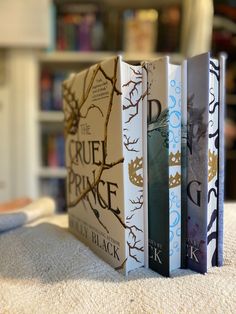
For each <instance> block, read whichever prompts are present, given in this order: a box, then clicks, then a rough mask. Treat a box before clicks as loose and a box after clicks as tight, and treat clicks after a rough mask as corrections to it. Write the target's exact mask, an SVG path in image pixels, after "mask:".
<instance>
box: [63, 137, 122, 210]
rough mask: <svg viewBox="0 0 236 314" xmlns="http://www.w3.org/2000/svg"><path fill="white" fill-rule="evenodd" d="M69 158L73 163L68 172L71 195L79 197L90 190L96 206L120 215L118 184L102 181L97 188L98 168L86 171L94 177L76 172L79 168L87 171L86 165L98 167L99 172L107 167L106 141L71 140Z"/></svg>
mask: <svg viewBox="0 0 236 314" xmlns="http://www.w3.org/2000/svg"><path fill="white" fill-rule="evenodd" d="M69 156H70V161H71V168H70V169H69V172H68V188H69V191H68V192H69V194H70V195H74V196H75V197H78V196H80V195H81V194H82V193H83V191H85V190H90V191H91V196H92V197H93V201H94V203H95V204H96V205H97V204H98V205H100V207H101V208H104V209H105V208H107V209H109V210H112V211H113V212H115V213H117V214H119V212H120V211H119V208H118V207H117V206H116V194H117V190H118V184H117V183H114V182H110V181H104V180H102V179H100V180H99V181H98V182H97V183H96V186H95V182H96V168H95V169H93V170H92V171H91V169H88V171H86V172H87V173H91V174H92V177H88V176H86V175H82V174H81V173H80V174H78V173H77V171H76V168H77V166H78V167H84V169H86V168H85V166H86V165H87V166H88V165H90V166H92V165H95V166H98V168H97V170H98V171H99V166H102V165H105V166H106V164H105V144H104V141H76V140H71V141H70V142H69Z"/></svg>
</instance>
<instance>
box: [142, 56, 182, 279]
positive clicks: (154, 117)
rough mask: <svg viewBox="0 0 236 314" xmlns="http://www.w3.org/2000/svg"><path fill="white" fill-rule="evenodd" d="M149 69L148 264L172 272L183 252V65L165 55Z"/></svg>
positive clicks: (167, 273)
mask: <svg viewBox="0 0 236 314" xmlns="http://www.w3.org/2000/svg"><path fill="white" fill-rule="evenodd" d="M147 73H148V74H147V76H148V96H147V105H148V134H147V135H148V138H147V149H148V153H147V154H148V221H149V224H148V231H149V267H150V268H152V269H153V270H155V271H157V272H159V273H160V274H162V275H164V276H169V275H170V274H171V272H172V270H174V269H176V268H179V267H180V256H181V188H180V183H181V182H180V181H181V68H180V66H177V65H172V64H170V63H169V58H168V57H164V58H161V59H159V60H156V61H153V62H149V63H148V65H147Z"/></svg>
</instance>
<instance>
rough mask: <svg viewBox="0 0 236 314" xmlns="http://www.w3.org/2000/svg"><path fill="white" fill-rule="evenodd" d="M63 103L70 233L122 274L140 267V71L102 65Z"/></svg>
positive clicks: (116, 61)
mask: <svg viewBox="0 0 236 314" xmlns="http://www.w3.org/2000/svg"><path fill="white" fill-rule="evenodd" d="M63 98H64V113H65V130H66V165H67V172H68V175H67V203H68V207H69V226H70V229H71V230H72V232H74V233H75V234H76V235H77V236H78V237H79V239H80V240H82V241H83V242H84V243H85V244H87V245H88V246H89V247H90V248H91V249H92V250H93V251H94V252H95V253H97V254H98V255H99V256H100V257H102V258H103V259H104V260H105V261H106V262H108V263H110V264H111V265H112V266H113V267H114V268H116V269H118V270H120V271H121V272H123V273H125V274H127V272H128V271H130V270H132V269H134V268H137V267H140V266H143V264H144V245H143V241H144V230H143V172H142V109H141V105H142V98H143V97H142V68H141V66H131V65H128V64H126V63H124V62H122V60H121V58H120V57H116V58H112V59H110V60H106V61H104V62H102V63H100V64H97V65H94V66H92V67H90V68H89V69H88V70H86V71H83V72H81V73H79V74H75V75H73V76H72V77H70V78H69V79H68V80H67V81H65V82H64V85H63Z"/></svg>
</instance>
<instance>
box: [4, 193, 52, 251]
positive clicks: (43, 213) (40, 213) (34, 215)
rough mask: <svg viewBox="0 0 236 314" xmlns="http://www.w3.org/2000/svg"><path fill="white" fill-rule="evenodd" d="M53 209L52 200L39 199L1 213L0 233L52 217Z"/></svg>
mask: <svg viewBox="0 0 236 314" xmlns="http://www.w3.org/2000/svg"><path fill="white" fill-rule="evenodd" d="M55 209H56V205H55V201H54V200H53V199H52V198H50V197H41V198H39V199H37V200H35V201H33V202H32V203H30V204H29V205H27V206H24V207H22V208H19V209H17V210H12V211H6V212H1V213H0V232H3V231H7V230H10V229H13V228H17V227H20V226H23V225H26V224H27V223H30V222H32V221H35V220H36V219H39V218H42V217H47V216H50V215H53V214H54V213H55ZM0 254H1V251H0Z"/></svg>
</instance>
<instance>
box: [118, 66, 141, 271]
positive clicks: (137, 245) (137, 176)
mask: <svg viewBox="0 0 236 314" xmlns="http://www.w3.org/2000/svg"><path fill="white" fill-rule="evenodd" d="M121 82H122V86H121V88H122V89H121V90H122V127H123V156H124V162H123V176H124V179H123V180H124V203H125V217H124V218H125V226H126V228H125V242H126V257H127V261H126V273H128V272H129V271H130V270H133V269H135V268H137V267H140V266H143V265H144V217H143V215H144V214H143V211H144V208H143V143H142V137H143V135H142V67H141V66H131V65H129V64H127V63H124V62H122V64H121Z"/></svg>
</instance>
